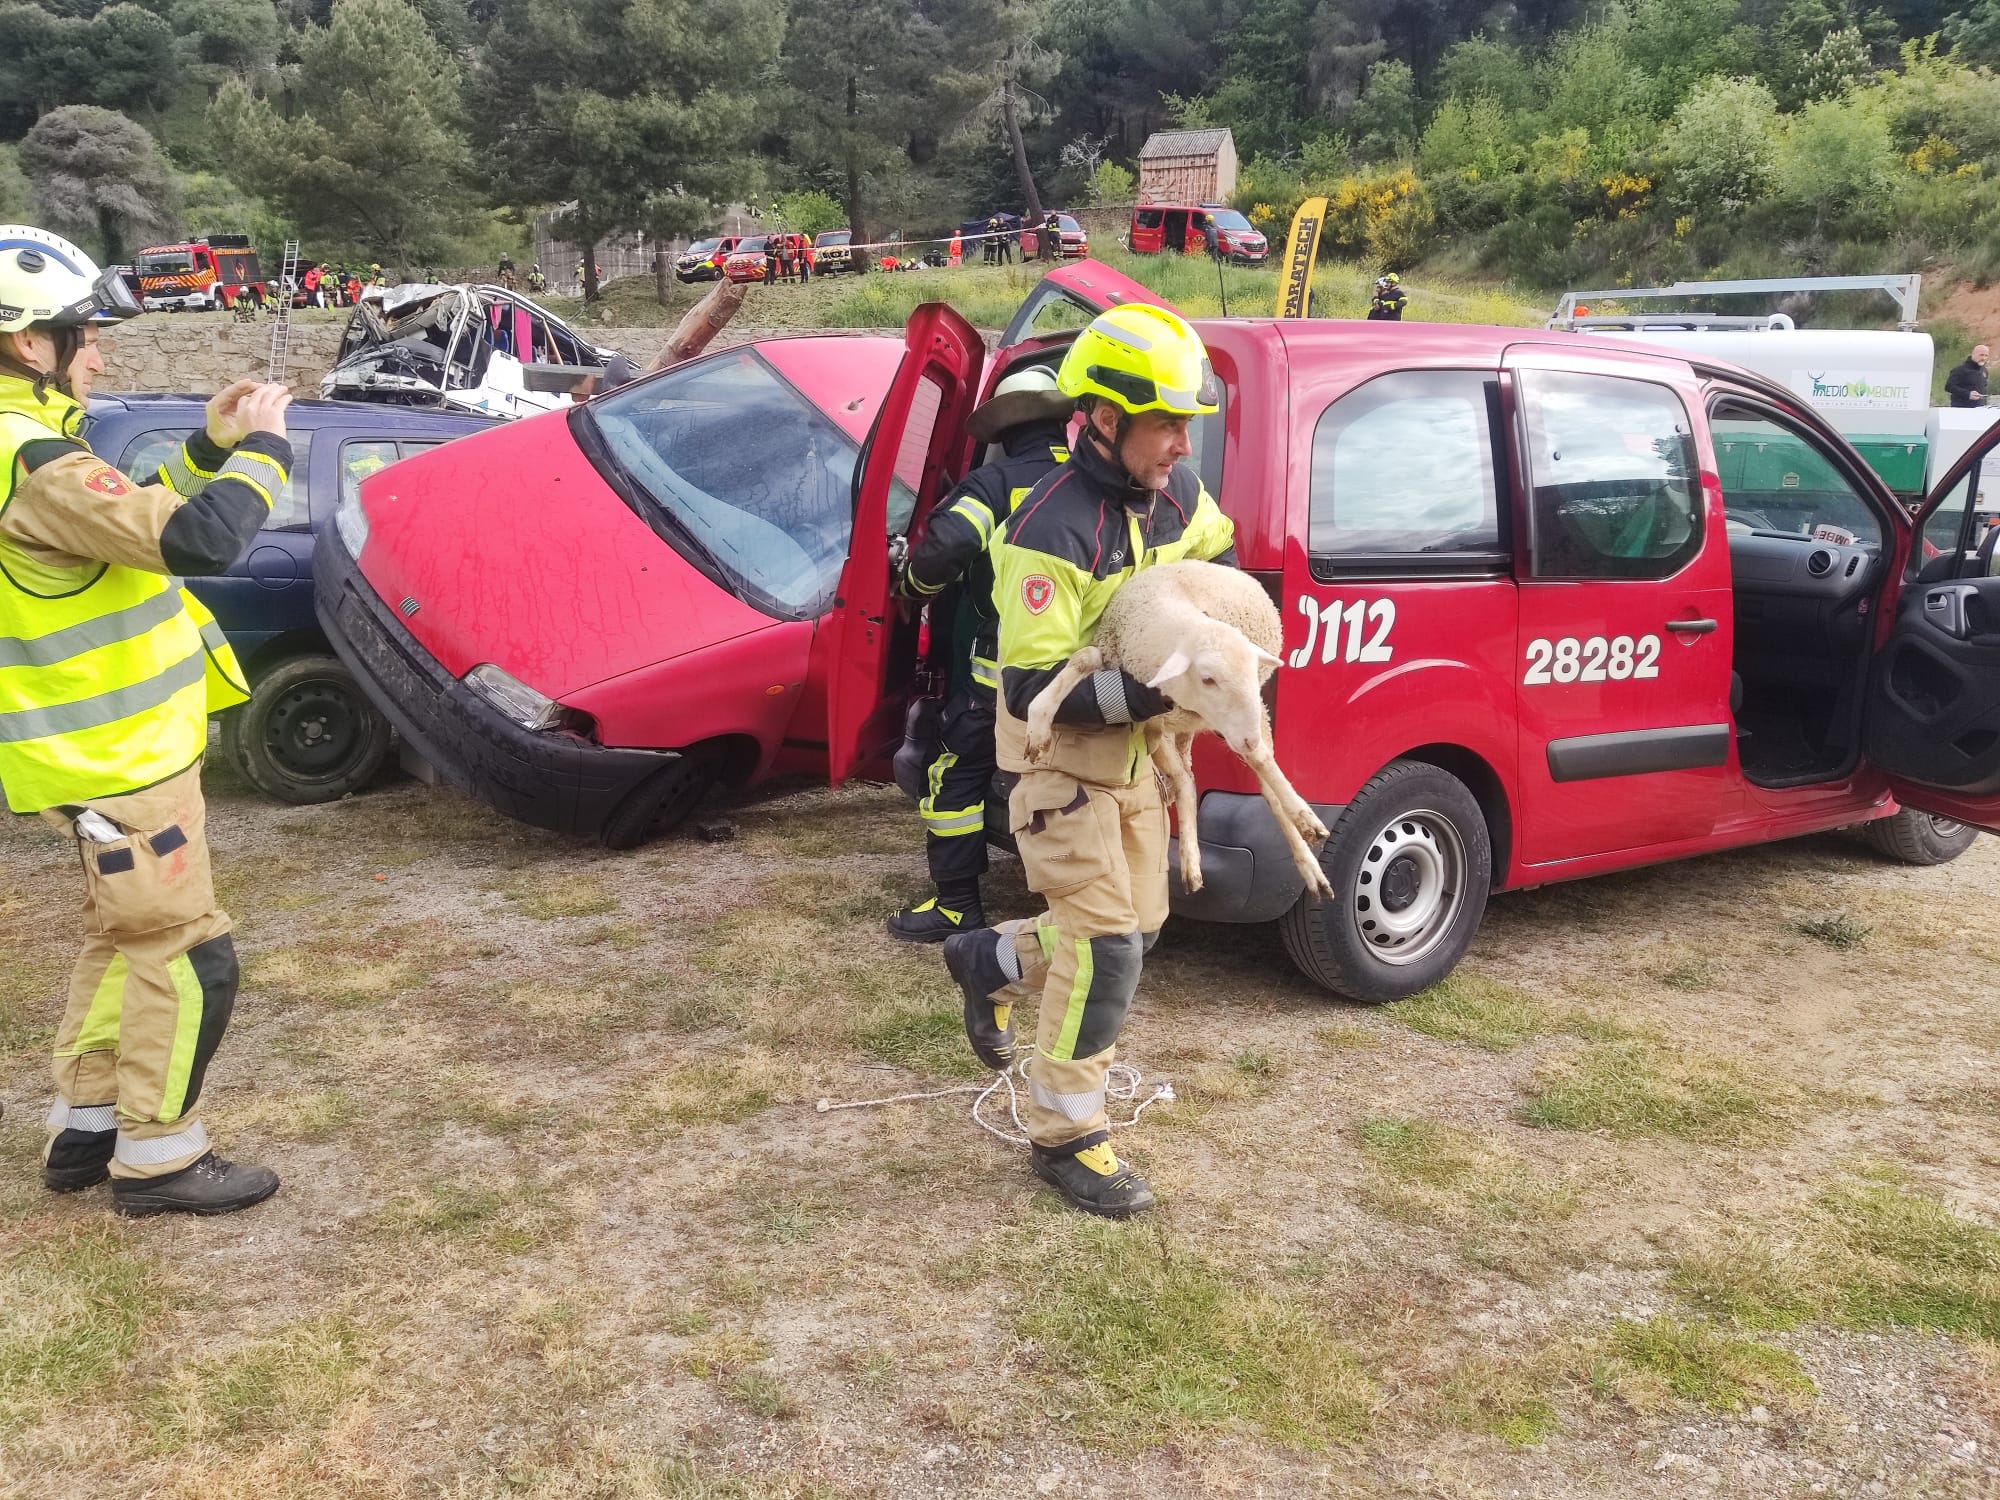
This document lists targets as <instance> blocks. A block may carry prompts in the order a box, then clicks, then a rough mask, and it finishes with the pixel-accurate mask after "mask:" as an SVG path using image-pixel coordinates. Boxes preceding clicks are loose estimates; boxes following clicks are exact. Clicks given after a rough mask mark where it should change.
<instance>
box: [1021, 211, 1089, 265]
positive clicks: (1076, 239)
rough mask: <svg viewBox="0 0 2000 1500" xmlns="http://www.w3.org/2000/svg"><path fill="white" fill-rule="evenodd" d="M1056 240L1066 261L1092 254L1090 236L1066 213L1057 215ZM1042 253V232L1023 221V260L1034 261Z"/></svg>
mask: <svg viewBox="0 0 2000 1500" xmlns="http://www.w3.org/2000/svg"><path fill="white" fill-rule="evenodd" d="M1056 240H1057V243H1058V245H1059V247H1060V250H1059V253H1060V255H1061V258H1062V259H1064V260H1081V259H1082V258H1083V257H1084V256H1086V255H1088V254H1090V236H1089V235H1088V234H1087V233H1085V231H1084V227H1083V226H1082V225H1081V224H1079V223H1077V222H1076V220H1075V219H1074V218H1072V217H1071V216H1070V215H1068V214H1065V213H1058V214H1057V215H1056ZM1041 253H1042V232H1041V230H1040V229H1038V228H1036V227H1035V226H1034V225H1033V224H1030V223H1029V222H1028V221H1027V220H1025V219H1023V220H1022V221H1021V259H1022V260H1034V259H1035V258H1036V257H1037V256H1039V255H1040V254H1041Z"/></svg>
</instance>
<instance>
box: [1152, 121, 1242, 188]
mask: <svg viewBox="0 0 2000 1500" xmlns="http://www.w3.org/2000/svg"><path fill="white" fill-rule="evenodd" d="M1235 191H1236V137H1234V136H1233V135H1231V134H1230V133H1229V132H1228V131H1227V130H1226V129H1225V130H1156V131H1154V132H1153V133H1152V134H1151V135H1150V136H1148V137H1147V138H1146V144H1145V145H1143V146H1141V147H1140V148H1139V201H1140V202H1141V203H1226V202H1227V201H1228V200H1229V195H1230V194H1231V193H1233V192H1235Z"/></svg>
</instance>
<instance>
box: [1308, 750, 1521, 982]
mask: <svg viewBox="0 0 2000 1500" xmlns="http://www.w3.org/2000/svg"><path fill="white" fill-rule="evenodd" d="M1320 864H1321V866H1322V867H1323V868H1324V869H1325V870H1326V875H1327V879H1328V880H1329V881H1331V882H1332V883H1333V890H1334V896H1333V899H1332V900H1331V901H1319V900H1316V899H1314V898H1313V897H1312V896H1311V895H1310V894H1307V895H1303V896H1301V897H1300V898H1299V899H1298V902H1297V903H1296V904H1295V905H1294V906H1293V907H1292V909H1291V910H1290V911H1288V912H1286V913H1285V915H1284V916H1283V917H1282V918H1280V919H1279V924H1278V928H1279V933H1280V935H1281V936H1282V937H1283V939H1284V943H1285V952H1286V953H1288V954H1289V955H1290V956H1291V960H1292V962H1293V963H1295V964H1297V965H1298V966H1299V969H1300V971H1301V972H1302V973H1304V974H1305V975H1306V976H1307V977H1308V978H1310V979H1312V980H1314V981H1316V982H1317V983H1319V984H1323V985H1325V986H1326V987H1327V988H1328V989H1330V990H1333V991H1335V992H1336V993H1338V994H1342V995H1345V996H1347V997H1348V998H1349V999H1351V1000H1360V1001H1363V1002H1365V1003H1367V1004H1370V1005H1380V1004H1384V1003H1386V1002H1388V1001H1391V1000H1403V999H1407V998H1408V997H1409V996H1411V995H1414V994H1416V993H1418V992H1419V991H1421V990H1425V989H1428V988H1430V986H1432V985H1433V984H1436V983H1437V982H1438V981H1439V980H1440V979H1442V978H1444V976H1445V975H1447V974H1449V973H1450V972H1451V971H1452V970H1453V969H1454V968H1455V967H1457V965H1458V961H1459V959H1461V958H1462V957H1464V956H1465V950H1466V949H1467V948H1468V947H1470V946H1471V944H1472V938H1473V935H1474V934H1475V933H1476V932H1478V931H1479V922H1480V919H1481V918H1482V917H1483V916H1484V915H1485V914H1486V896H1487V892H1488V891H1489V890H1490V889H1491V888H1492V880H1493V843H1492V838H1491V836H1490V835H1489V834H1488V832H1487V828H1486V816H1485V814H1484V813H1483V812H1481V811H1480V807H1479V800H1478V799H1477V798H1476V797H1474V796H1473V795H1472V793H1471V791H1470V790H1469V789H1468V788H1467V787H1466V785H1465V783H1464V782H1462V781H1460V780H1459V779H1458V778H1457V777H1456V776H1453V775H1452V774H1451V773H1450V772H1448V771H1444V770H1440V769H1439V768H1438V767H1436V766H1434V765H1431V764H1429V763H1428V762H1426V761H1416V760H1399V761H1395V762H1392V763H1391V764H1390V765H1389V766H1387V767H1386V768H1384V769H1383V770H1382V771H1381V772H1380V773H1378V774H1377V775H1376V776H1375V778H1374V779H1373V780H1372V781H1370V782H1369V783H1368V784H1367V785H1366V786H1364V787H1363V788H1362V789H1361V791H1360V793H1359V795H1357V796H1356V797H1355V799H1354V800H1353V801H1352V802H1350V803H1348V804H1347V807H1346V808H1345V810H1344V811H1343V812H1342V813H1341V815H1340V817H1339V819H1338V820H1337V821H1336V822H1335V823H1334V826H1333V830H1332V832H1331V833H1330V834H1329V836H1328V838H1327V841H1326V849H1325V851H1324V852H1323V853H1322V854H1321V855H1320Z"/></svg>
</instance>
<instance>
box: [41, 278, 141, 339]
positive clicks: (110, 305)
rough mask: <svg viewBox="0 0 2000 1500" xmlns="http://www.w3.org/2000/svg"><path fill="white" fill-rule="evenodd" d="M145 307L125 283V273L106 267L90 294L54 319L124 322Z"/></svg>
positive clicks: (61, 321)
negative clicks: (123, 275) (123, 274)
mask: <svg viewBox="0 0 2000 1500" xmlns="http://www.w3.org/2000/svg"><path fill="white" fill-rule="evenodd" d="M145 310H146V309H145V308H144V307H142V306H141V305H140V303H139V299H138V298H137V297H135V296H133V295H132V288H131V287H129V286H127V285H126V284H125V278H124V277H122V276H120V275H119V274H118V273H117V272H116V271H104V272H100V273H99V275H98V278H97V280H95V281H93V282H92V283H91V284H90V292H89V294H88V295H86V296H83V297H79V298H77V300H76V301H74V302H72V303H71V304H70V305H69V306H68V307H65V308H64V309H63V310H62V311H61V312H60V313H58V314H57V315H56V316H55V317H54V318H53V319H51V321H52V322H55V323H58V324H62V325H64V326H67V327H78V326H80V325H82V324H85V323H121V322H123V321H124V320H125V319H127V318H136V317H138V316H139V314H141V313H142V312H144V311H145Z"/></svg>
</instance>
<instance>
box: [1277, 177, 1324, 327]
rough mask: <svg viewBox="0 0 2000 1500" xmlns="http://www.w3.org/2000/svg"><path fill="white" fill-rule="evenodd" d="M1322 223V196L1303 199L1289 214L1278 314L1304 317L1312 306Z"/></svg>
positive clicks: (1280, 279)
mask: <svg viewBox="0 0 2000 1500" xmlns="http://www.w3.org/2000/svg"><path fill="white" fill-rule="evenodd" d="M1324 223H1326V199H1324V198H1308V199H1306V201H1305V202H1303V203H1301V204H1300V205H1299V211H1298V212H1297V213H1295V214H1293V215H1292V232H1291V236H1290V237H1289V238H1288V239H1287V240H1286V241H1285V267H1284V274H1283V275H1281V276H1280V277H1279V278H1278V316H1279V317H1281V318H1303V317H1304V316H1306V313H1307V310H1308V309H1309V308H1310V306H1311V299H1312V282H1313V262H1314V261H1316V260H1317V259H1318V258H1319V231H1320V226H1321V225H1323V224H1324Z"/></svg>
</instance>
